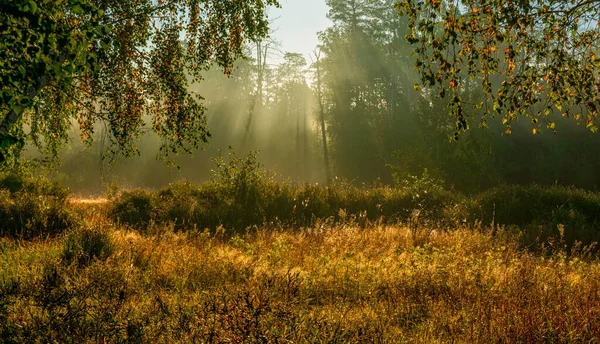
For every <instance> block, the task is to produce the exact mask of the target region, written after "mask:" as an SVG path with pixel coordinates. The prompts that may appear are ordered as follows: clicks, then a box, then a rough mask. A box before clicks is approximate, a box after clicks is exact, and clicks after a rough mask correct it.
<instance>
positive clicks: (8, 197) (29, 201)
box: [0, 175, 81, 240]
mask: <svg viewBox="0 0 600 344" xmlns="http://www.w3.org/2000/svg"><path fill="white" fill-rule="evenodd" d="M68 195H69V191H68V189H66V188H62V187H60V186H58V185H57V184H54V183H50V182H48V181H47V180H45V179H44V178H39V179H36V180H33V179H31V178H24V177H20V176H15V175H4V176H2V177H0V236H9V237H17V238H20V239H25V240H28V239H33V238H37V237H47V236H54V235H57V234H60V233H62V232H64V231H66V230H68V229H71V228H75V227H77V226H78V225H79V223H80V220H81V218H80V216H78V215H77V214H75V212H73V211H72V210H71V209H70V208H69V205H68Z"/></svg>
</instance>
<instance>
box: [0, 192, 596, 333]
mask: <svg viewBox="0 0 600 344" xmlns="http://www.w3.org/2000/svg"><path fill="white" fill-rule="evenodd" d="M77 206H78V207H80V208H81V209H82V210H83V211H85V212H86V227H85V228H83V229H81V230H78V231H76V232H71V233H68V234H66V235H64V236H63V237H59V238H54V239H47V240H45V241H33V242H19V241H16V240H12V239H0V342H78V343H83V342H125V341H129V342H169V343H171V342H182V343H183V342H185V343H188V342H216V343H238V342H264V343H285V342H289V343H291V342H294V343H303V342H306V343H308V342H310V343H313V342H333V343H354V342H374V343H404V342H406V343H415V342H423V343H432V342H434V343H435V342H439V343H445V342H458V343H490V342H508V343H516V342H521V343H530V342H540V343H542V342H544V343H546V342H591V343H595V342H598V338H600V262H599V261H598V260H597V259H596V258H594V257H593V256H592V255H591V254H589V253H587V251H586V250H584V249H580V248H579V249H578V248H576V249H574V250H573V251H572V252H571V251H570V252H565V250H564V249H562V248H561V247H562V245H560V244H555V245H554V246H553V247H551V248H550V249H549V250H548V252H547V253H548V254H546V255H540V254H534V253H531V252H527V251H524V250H522V249H519V246H518V242H519V241H518V238H515V237H512V236H511V235H509V234H508V233H505V232H503V231H497V232H496V233H495V234H491V233H490V232H486V231H474V230H470V229H460V230H454V231H450V232H444V231H439V230H437V231H433V232H432V233H431V235H429V236H428V237H427V238H426V239H422V240H419V242H418V243H415V242H414V237H413V235H412V234H411V231H410V230H409V229H408V228H404V227H400V226H375V225H371V226H370V227H369V228H361V227H360V226H356V225H354V224H352V223H348V224H345V225H344V224H342V225H336V226H335V227H331V226H329V225H326V224H322V225H317V226H315V228H310V229H305V230H286V229H285V228H263V229H258V230H256V231H253V232H252V233H249V234H246V235H236V236H233V237H231V236H227V235H223V233H222V231H217V233H216V234H215V233H212V234H211V233H209V232H201V231H189V232H175V231H173V229H172V227H171V228H169V227H168V226H167V227H164V226H162V227H151V228H147V229H146V230H144V231H143V232H139V231H132V230H126V229H124V228H117V227H115V225H113V224H112V223H111V222H110V221H108V220H107V219H106V216H105V214H106V204H104V203H102V202H78V204H77ZM567 253H568V254H567Z"/></svg>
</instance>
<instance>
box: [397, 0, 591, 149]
mask: <svg viewBox="0 0 600 344" xmlns="http://www.w3.org/2000/svg"><path fill="white" fill-rule="evenodd" d="M396 7H397V8H398V10H399V13H400V14H401V15H402V16H404V17H405V18H407V20H408V28H409V32H408V33H407V35H406V39H407V41H408V42H409V43H411V44H412V45H413V46H414V52H415V55H416V58H417V61H416V64H415V66H416V68H417V69H418V70H419V73H420V77H421V84H422V85H424V86H425V87H426V88H428V89H430V90H431V91H434V90H435V92H437V93H438V94H439V96H441V97H445V96H448V97H449V102H450V109H451V114H452V115H453V116H454V117H455V119H456V124H455V128H456V135H458V134H459V133H460V132H462V131H464V130H467V129H468V127H469V124H468V116H469V114H468V113H467V111H466V109H465V106H466V104H467V101H466V99H465V94H466V93H467V92H468V89H467V88H468V87H467V86H468V85H469V82H470V80H474V81H476V83H477V84H478V85H479V84H480V85H481V87H482V89H483V91H484V94H485V99H484V101H483V102H481V103H480V104H479V105H478V107H479V108H480V109H481V110H479V111H480V113H481V120H482V123H483V125H487V118H488V117H495V116H500V117H501V118H502V123H503V124H505V125H506V133H511V131H512V124H513V123H514V122H515V120H516V119H517V118H519V117H528V118H530V119H531V125H532V127H533V128H532V129H533V133H534V134H536V133H537V132H539V131H540V130H542V128H543V127H544V126H545V127H547V128H549V129H551V130H554V129H555V121H556V117H557V116H555V115H554V116H553V115H552V114H553V113H558V114H562V115H563V116H565V117H572V118H574V119H575V120H576V121H578V122H581V123H583V125H585V126H586V127H587V128H589V129H590V130H592V131H594V132H595V131H597V130H598V127H597V119H596V117H597V115H598V99H599V97H600V93H599V91H598V81H597V77H596V76H597V74H598V69H599V68H600V60H598V59H597V58H596V51H597V42H598V39H599V38H600V36H599V35H600V30H599V29H598V23H597V17H598V13H599V10H600V7H599V3H598V1H581V0H568V1H556V0H551V1H548V0H536V1H511V0H484V1H474V0H460V1H416V0H401V1H398V2H397V4H396ZM456 137H458V136H456Z"/></svg>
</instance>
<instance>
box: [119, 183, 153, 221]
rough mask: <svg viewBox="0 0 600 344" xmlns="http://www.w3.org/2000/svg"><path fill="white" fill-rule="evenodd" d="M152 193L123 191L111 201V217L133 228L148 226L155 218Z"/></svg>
mask: <svg viewBox="0 0 600 344" xmlns="http://www.w3.org/2000/svg"><path fill="white" fill-rule="evenodd" d="M153 198H154V195H153V193H152V192H150V191H148V190H144V189H135V190H130V191H123V192H121V193H120V194H119V195H117V196H116V197H115V198H114V199H112V200H111V206H110V209H109V216H110V217H111V218H112V219H113V220H116V221H119V222H121V223H125V224H129V225H131V226H137V227H140V226H143V225H147V224H148V223H149V222H150V220H151V219H152V217H153V214H152V210H153Z"/></svg>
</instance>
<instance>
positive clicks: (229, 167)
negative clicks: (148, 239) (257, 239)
mask: <svg viewBox="0 0 600 344" xmlns="http://www.w3.org/2000/svg"><path fill="white" fill-rule="evenodd" d="M215 163H216V165H217V168H216V169H215V170H214V171H213V178H212V179H211V180H210V181H209V182H206V183H203V184H200V185H197V184H193V183H189V182H179V183H173V184H171V185H169V186H168V187H165V188H163V189H161V190H159V191H158V192H149V191H145V190H133V191H125V192H123V193H121V194H120V195H119V196H118V197H117V198H116V199H114V201H113V202H111V211H110V214H111V215H110V216H111V217H112V218H113V219H115V220H119V221H121V222H123V223H129V224H131V225H134V226H137V227H143V226H146V225H147V224H148V223H149V222H155V223H159V224H167V223H170V222H174V223H175V225H176V228H178V229H184V228H186V229H190V228H198V229H203V228H211V229H213V230H215V229H216V228H218V227H219V226H224V227H225V229H227V230H230V231H232V233H236V232H237V233H239V232H242V231H243V230H244V229H246V228H248V227H252V226H260V225H263V224H283V225H289V226H294V227H306V226H311V225H314V224H315V223H316V222H318V221H323V220H327V219H332V220H333V221H334V222H344V221H348V220H349V219H350V218H352V219H354V220H355V221H358V220H360V221H362V223H363V224H366V222H369V221H371V222H374V221H377V220H382V219H385V221H388V222H390V223H394V222H397V221H399V220H402V219H407V218H408V217H409V216H410V214H411V212H412V210H413V209H414V208H415V207H416V206H417V203H419V202H417V201H416V200H418V201H424V202H421V203H419V204H420V205H418V207H419V208H420V209H422V210H423V215H424V217H427V218H428V219H431V220H435V221H442V220H445V215H444V214H445V209H446V207H448V206H451V205H453V204H455V203H456V202H458V199H459V198H458V197H456V196H454V195H452V194H451V193H450V192H448V191H445V190H443V189H442V188H441V187H439V186H437V185H434V184H432V182H431V180H429V178H428V177H427V176H424V178H423V179H422V180H421V179H419V180H418V181H416V182H415V183H412V184H410V185H402V186H400V187H398V188H390V187H384V186H379V187H368V186H364V187H356V186H353V185H351V184H349V183H345V182H339V181H338V182H337V183H336V184H334V185H333V186H331V187H322V186H319V185H309V184H302V185H294V184H290V183H286V182H275V181H274V180H273V176H272V175H270V174H269V173H268V172H267V171H265V170H264V169H263V168H262V167H261V165H260V164H259V163H258V162H257V161H256V155H255V154H253V153H250V154H248V156H246V157H245V158H239V157H237V156H236V155H235V154H234V153H233V151H231V152H230V157H229V162H226V161H225V160H224V159H223V158H218V159H215ZM430 182H431V183H430ZM419 193H422V195H419ZM425 200H426V201H425ZM425 213H426V214H427V215H426V216H425Z"/></svg>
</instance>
